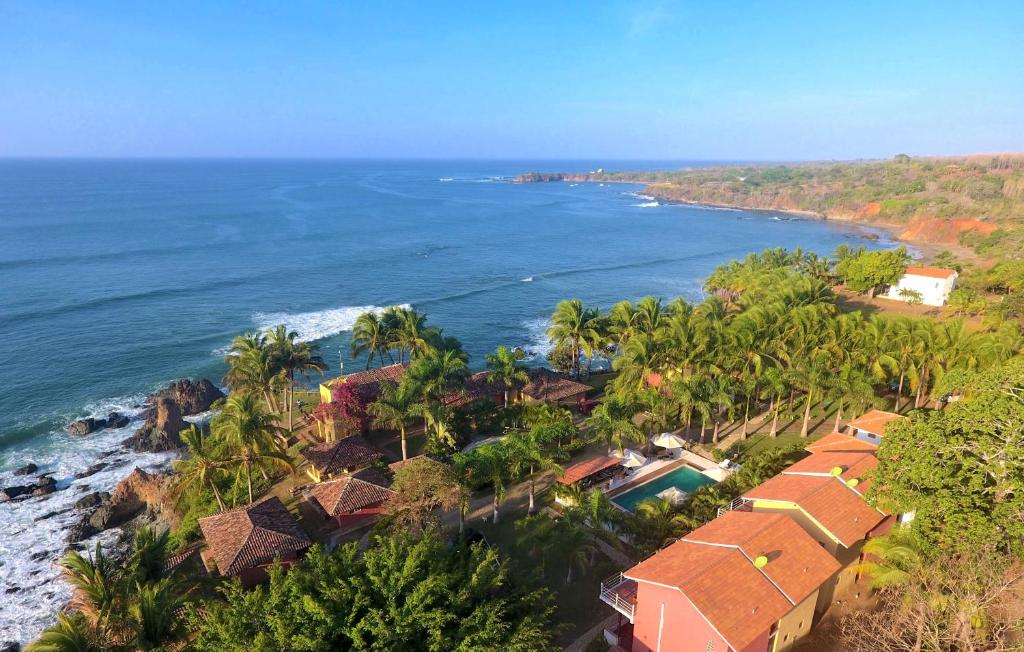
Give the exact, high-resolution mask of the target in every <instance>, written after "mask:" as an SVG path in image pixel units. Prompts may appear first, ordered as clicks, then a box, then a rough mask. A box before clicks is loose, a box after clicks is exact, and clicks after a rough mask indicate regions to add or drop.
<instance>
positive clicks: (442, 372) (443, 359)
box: [403, 349, 469, 402]
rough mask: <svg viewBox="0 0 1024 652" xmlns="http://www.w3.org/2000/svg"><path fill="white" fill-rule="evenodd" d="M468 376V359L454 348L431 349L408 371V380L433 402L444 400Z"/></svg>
mask: <svg viewBox="0 0 1024 652" xmlns="http://www.w3.org/2000/svg"><path fill="white" fill-rule="evenodd" d="M468 376H469V368H468V367H467V366H466V361H465V360H464V359H463V356H462V355H460V353H459V352H458V351H454V350H446V351H439V350H436V349H435V350H431V351H430V352H428V353H426V354H424V355H422V356H421V357H419V358H417V359H416V360H415V361H414V362H413V363H412V364H411V365H410V366H409V371H408V372H406V378H408V381H407V382H409V383H410V384H411V385H413V386H414V387H416V388H418V391H420V392H422V393H423V395H424V396H425V397H426V399H427V400H428V401H431V402H442V401H443V400H444V399H445V397H446V396H447V395H448V394H449V393H451V392H452V391H454V390H456V389H458V388H459V387H461V386H462V384H463V383H464V382H465V380H466V378H467V377H468ZM403 380H404V379H403Z"/></svg>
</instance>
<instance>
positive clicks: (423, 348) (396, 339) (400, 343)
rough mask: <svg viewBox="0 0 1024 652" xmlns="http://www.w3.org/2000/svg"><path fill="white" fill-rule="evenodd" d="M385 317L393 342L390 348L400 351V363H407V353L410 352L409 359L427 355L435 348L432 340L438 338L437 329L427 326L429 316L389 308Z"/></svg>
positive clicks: (397, 308)
mask: <svg viewBox="0 0 1024 652" xmlns="http://www.w3.org/2000/svg"><path fill="white" fill-rule="evenodd" d="M385 315H386V316H387V317H388V324H389V325H390V324H393V327H390V328H389V330H390V332H391V337H392V340H391V342H390V346H393V347H394V348H397V349H398V361H399V362H405V352H406V351H408V352H409V359H410V360H412V359H413V358H418V357H421V356H423V355H426V354H427V353H428V352H429V351H430V350H431V349H432V348H433V347H432V346H431V340H432V339H434V338H435V337H436V336H437V334H438V333H437V331H436V329H432V328H430V327H429V326H427V316H426V315H424V314H422V313H419V312H416V311H415V310H413V309H412V308H405V307H396V308H389V309H388V310H387V311H386V313H385Z"/></svg>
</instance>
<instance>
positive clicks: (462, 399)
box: [444, 371, 505, 408]
mask: <svg viewBox="0 0 1024 652" xmlns="http://www.w3.org/2000/svg"><path fill="white" fill-rule="evenodd" d="M488 375H489V374H488V372H486V371H478V372H476V373H475V374H473V375H472V376H470V377H469V378H468V379H467V380H466V385H465V388H464V390H465V391H462V392H456V393H452V394H449V395H447V396H445V397H444V403H445V405H447V406H448V407H452V408H460V407H464V406H466V405H469V404H470V403H472V402H473V401H476V400H479V399H482V398H494V397H496V396H499V395H501V394H503V393H504V391H505V390H504V388H503V387H502V386H501V385H499V384H498V383H492V382H489V381H488V380H487V376H488Z"/></svg>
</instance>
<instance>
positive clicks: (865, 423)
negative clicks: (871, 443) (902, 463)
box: [849, 410, 906, 437]
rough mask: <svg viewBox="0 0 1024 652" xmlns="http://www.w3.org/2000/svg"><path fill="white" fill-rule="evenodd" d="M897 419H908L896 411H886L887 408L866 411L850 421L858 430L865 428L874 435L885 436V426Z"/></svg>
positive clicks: (852, 426) (851, 425)
mask: <svg viewBox="0 0 1024 652" xmlns="http://www.w3.org/2000/svg"><path fill="white" fill-rule="evenodd" d="M897 419H906V417H904V416H901V415H899V414H896V413H895V412H886V411H885V410H871V411H870V412H865V413H864V414H862V415H860V416H859V417H857V418H856V419H854V420H853V421H851V422H850V424H849V425H850V427H851V428H856V429H857V430H865V431H867V432H870V433H871V434H873V435H878V436H879V437H884V436H885V428H886V426H888V425H889V423H890V422H892V421H896V420H897Z"/></svg>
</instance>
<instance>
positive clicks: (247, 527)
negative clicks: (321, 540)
mask: <svg viewBox="0 0 1024 652" xmlns="http://www.w3.org/2000/svg"><path fill="white" fill-rule="evenodd" d="M199 527H200V529H201V530H202V531H203V538H205V539H206V544H207V550H206V552H207V553H208V554H207V555H204V560H206V559H208V558H212V559H213V561H214V562H216V566H217V570H218V571H219V572H220V573H221V574H222V575H232V576H238V577H239V578H241V580H242V583H243V584H244V585H246V586H252V585H254V584H258V583H259V582H262V581H264V580H265V579H266V567H267V566H268V565H270V564H272V563H274V561H275V560H278V561H281V562H283V563H289V562H294V561H295V560H296V559H297V558H298V556H299V555H300V554H302V553H303V552H305V550H306V549H307V548H309V546H310V545H311V544H312V542H311V541H310V539H309V536H307V535H306V533H305V532H304V531H303V530H302V528H301V527H299V524H298V523H296V522H295V519H293V518H292V516H291V514H289V513H288V509H287V508H285V506H284V504H283V503H282V502H281V500H280V499H279V498H277V497H276V496H272V497H270V498H267V499H265V500H261V501H260V502H257V503H253V504H251V505H246V506H245V507H239V508H236V509H232V510H228V511H226V512H221V513H219V514H214V515H213V516H207V517H206V518H201V519H199Z"/></svg>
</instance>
